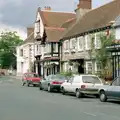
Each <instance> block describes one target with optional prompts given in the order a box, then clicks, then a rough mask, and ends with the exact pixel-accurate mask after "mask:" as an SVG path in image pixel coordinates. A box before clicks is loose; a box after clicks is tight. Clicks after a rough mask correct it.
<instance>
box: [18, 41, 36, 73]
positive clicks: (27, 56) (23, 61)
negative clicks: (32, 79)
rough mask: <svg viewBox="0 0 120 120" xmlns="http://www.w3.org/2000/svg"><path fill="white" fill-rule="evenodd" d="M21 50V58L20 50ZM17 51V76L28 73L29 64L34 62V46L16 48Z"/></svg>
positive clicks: (31, 44) (26, 45) (27, 45)
mask: <svg viewBox="0 0 120 120" xmlns="http://www.w3.org/2000/svg"><path fill="white" fill-rule="evenodd" d="M21 49H23V56H20V50H21ZM16 51H17V75H22V74H23V73H26V72H29V70H30V63H31V62H34V44H33V43H27V44H24V45H21V46H19V47H17V48H16Z"/></svg>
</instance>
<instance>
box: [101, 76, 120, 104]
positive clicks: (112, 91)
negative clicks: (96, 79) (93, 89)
mask: <svg viewBox="0 0 120 120" xmlns="http://www.w3.org/2000/svg"><path fill="white" fill-rule="evenodd" d="M99 95H100V101H101V102H106V101H107V99H119V100H120V76H119V77H117V78H115V79H114V80H113V82H112V83H111V84H110V85H104V86H102V87H101V88H100V89H99Z"/></svg>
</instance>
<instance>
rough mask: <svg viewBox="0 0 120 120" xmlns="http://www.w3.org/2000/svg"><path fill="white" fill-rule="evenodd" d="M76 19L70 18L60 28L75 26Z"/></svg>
mask: <svg viewBox="0 0 120 120" xmlns="http://www.w3.org/2000/svg"><path fill="white" fill-rule="evenodd" d="M75 22H76V18H71V19H68V20H67V21H65V23H64V24H63V25H62V26H61V27H62V28H68V27H71V26H72V25H73V24H75Z"/></svg>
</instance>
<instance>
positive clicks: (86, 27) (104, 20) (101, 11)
mask: <svg viewBox="0 0 120 120" xmlns="http://www.w3.org/2000/svg"><path fill="white" fill-rule="evenodd" d="M119 15H120V0H114V1H113V2H110V3H108V4H106V5H104V6H101V7H99V8H96V9H93V10H91V11H89V12H88V13H86V14H85V15H84V16H83V17H82V18H81V19H79V20H78V21H77V22H76V23H75V24H74V25H73V26H72V27H70V28H69V30H68V31H67V32H66V34H65V35H64V37H63V39H67V38H69V37H73V36H75V35H78V34H81V33H84V32H87V31H91V30H94V29H98V28H102V27H106V26H109V25H110V22H111V21H114V20H115V19H116V18H117V17H118V16H119Z"/></svg>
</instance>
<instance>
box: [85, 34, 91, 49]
mask: <svg viewBox="0 0 120 120" xmlns="http://www.w3.org/2000/svg"><path fill="white" fill-rule="evenodd" d="M85 49H86V50H90V49H91V35H86V36H85Z"/></svg>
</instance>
